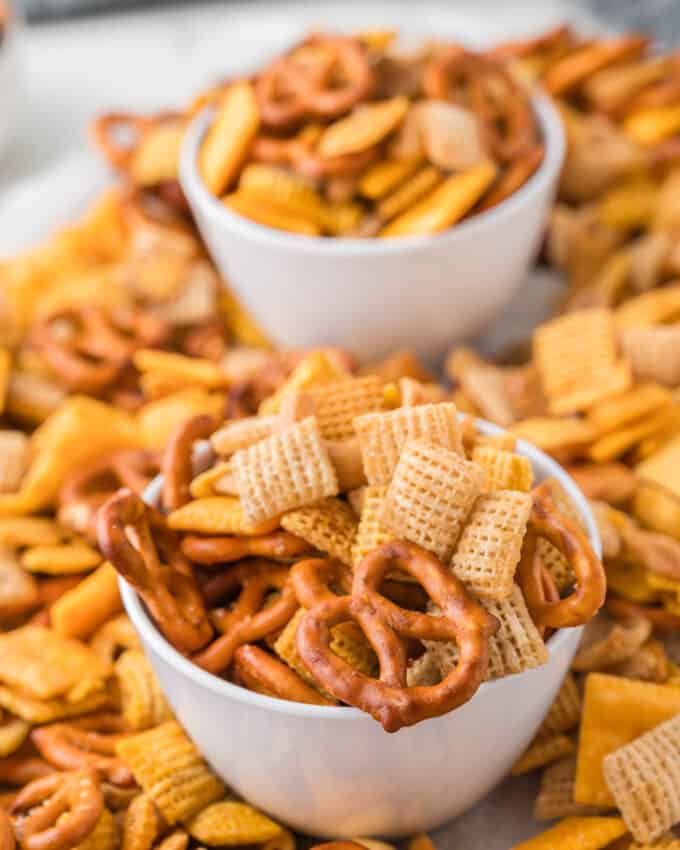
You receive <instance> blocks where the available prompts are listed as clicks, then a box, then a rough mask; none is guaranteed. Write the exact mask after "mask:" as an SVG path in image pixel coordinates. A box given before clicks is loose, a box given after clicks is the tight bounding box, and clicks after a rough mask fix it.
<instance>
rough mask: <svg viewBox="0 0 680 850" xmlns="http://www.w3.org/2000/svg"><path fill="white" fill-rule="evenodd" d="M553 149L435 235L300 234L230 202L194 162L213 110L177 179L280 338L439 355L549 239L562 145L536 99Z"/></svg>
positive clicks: (241, 293) (197, 127)
mask: <svg viewBox="0 0 680 850" xmlns="http://www.w3.org/2000/svg"><path fill="white" fill-rule="evenodd" d="M533 103H534V107H535V110H536V115H537V116H538V119H539V122H540V126H541V129H542V133H543V137H544V141H545V146H546V155H545V158H544V160H543V163H542V165H541V166H540V168H539V169H538V171H537V172H536V173H535V174H534V175H533V177H531V179H530V180H529V181H528V182H527V183H525V185H524V186H523V187H522V188H521V189H520V190H519V191H518V192H515V194H514V195H512V196H511V197H510V198H508V199H507V200H506V201H504V202H503V203H502V204H499V205H498V206H497V207H495V208H493V209H491V210H488V211H487V212H484V213H480V214H479V215H475V216H473V217H471V218H469V219H467V220H465V221H463V222H461V223H460V224H458V225H456V226H455V227H453V228H451V230H449V231H447V232H445V233H441V234H439V235H437V236H428V237H404V238H401V239H389V240H388V239H356V238H344V237H342V238H337V239H333V238H326V239H324V238H320V237H311V238H310V237H306V236H297V235H293V234H289V233H284V232H282V231H278V230H273V229H271V228H268V227H263V226H261V225H259V224H256V223H255V222H252V221H250V220H248V219H246V218H243V217H242V216H240V215H238V214H236V213H234V212H232V211H231V210H229V209H228V208H227V207H225V206H224V204H222V203H220V201H219V200H217V199H216V198H215V197H213V195H211V194H210V192H208V190H207V189H206V187H205V186H204V184H203V182H202V180H201V178H200V176H199V173H198V169H197V166H196V163H197V153H198V150H199V146H200V144H201V140H202V139H203V136H204V135H205V132H206V130H207V128H208V126H209V124H210V121H211V117H212V113H211V112H210V111H207V112H204V113H203V114H201V115H200V116H199V117H198V118H196V119H195V121H194V123H193V124H192V125H191V126H190V128H189V130H188V132H187V134H186V137H185V141H184V145H183V148H182V155H181V162H180V181H181V184H182V188H183V190H184V193H185V194H186V197H187V199H188V201H189V204H190V205H191V209H192V211H193V214H194V217H195V219H196V222H197V224H198V227H199V229H200V231H201V234H202V236H203V239H204V240H205V243H206V245H207V246H208V249H209V251H210V253H211V255H212V257H213V260H214V261H215V263H216V264H217V266H218V268H219V269H220V272H221V273H222V274H223V275H224V277H225V279H226V280H228V282H229V285H230V286H231V288H232V289H233V291H234V292H235V293H236V295H237V296H238V298H239V299H240V301H241V302H242V303H243V304H244V306H245V307H246V308H247V310H248V311H249V312H250V313H251V315H252V316H253V317H254V318H255V319H256V320H257V322H258V323H259V325H260V326H261V327H262V329H263V330H264V331H265V333H266V334H267V335H268V336H269V337H270V338H271V339H272V340H273V341H274V342H275V343H276V344H277V345H279V346H285V347H294V348H296V347H301V348H306V347H313V346H317V345H338V346H342V347H345V348H347V349H349V350H350V351H352V352H354V353H355V354H357V356H358V357H359V358H360V359H361V360H363V361H366V360H372V359H377V358H379V357H383V356H385V355H387V354H388V353H389V352H391V351H395V350H396V349H397V348H412V349H414V350H415V351H416V352H417V353H418V355H420V356H421V357H422V358H423V359H425V360H426V361H428V362H434V361H436V360H437V359H438V358H440V357H441V356H442V355H443V354H444V353H445V351H446V350H447V349H448V348H449V347H450V346H451V345H452V344H453V343H455V342H457V341H460V340H461V339H464V338H466V337H470V336H472V335H474V334H476V333H478V332H479V331H481V330H482V329H483V328H485V327H486V326H488V325H489V324H490V323H491V322H492V321H493V320H494V319H496V318H497V317H498V316H499V314H500V312H501V311H502V310H503V308H504V307H505V305H506V304H507V303H508V302H509V301H510V299H511V298H512V296H513V295H514V293H515V292H516V290H517V288H518V286H519V285H520V283H521V282H522V281H523V279H524V277H525V275H526V273H527V271H528V269H529V267H530V265H531V263H532V261H533V260H534V257H535V254H536V252H537V250H538V246H539V243H540V241H541V238H542V235H543V231H544V227H545V223H546V220H547V217H548V213H549V210H550V207H551V204H552V200H553V196H554V192H555V188H556V183H557V178H558V175H559V171H560V167H561V165H562V160H563V157H564V134H563V130H562V124H561V121H560V118H559V115H558V114H557V112H556V111H555V109H554V107H553V106H552V104H551V103H550V101H549V100H548V99H547V98H546V97H544V96H541V95H537V96H535V97H534V99H533Z"/></svg>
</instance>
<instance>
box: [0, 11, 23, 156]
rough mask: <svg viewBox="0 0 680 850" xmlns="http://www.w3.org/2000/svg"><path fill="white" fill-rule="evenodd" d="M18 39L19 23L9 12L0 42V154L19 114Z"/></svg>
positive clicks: (5, 147) (3, 150) (12, 131)
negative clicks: (5, 29) (7, 21)
mask: <svg viewBox="0 0 680 850" xmlns="http://www.w3.org/2000/svg"><path fill="white" fill-rule="evenodd" d="M18 41H19V25H18V22H17V19H16V17H15V16H14V14H13V13H11V12H10V18H9V23H8V25H7V31H6V32H5V35H4V38H3V39H2V42H1V43H0V155H1V154H3V153H4V152H5V150H6V149H7V147H8V146H9V143H10V142H11V140H12V136H13V134H14V132H15V129H16V123H17V120H18V116H19V104H20V102H21V78H20V77H21V74H20V66H19V44H18Z"/></svg>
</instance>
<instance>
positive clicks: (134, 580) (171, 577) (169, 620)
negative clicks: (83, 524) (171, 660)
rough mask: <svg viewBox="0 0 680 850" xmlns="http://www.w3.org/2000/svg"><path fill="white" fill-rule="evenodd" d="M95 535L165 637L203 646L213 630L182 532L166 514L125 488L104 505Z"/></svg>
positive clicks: (179, 644) (183, 647) (184, 645)
mask: <svg viewBox="0 0 680 850" xmlns="http://www.w3.org/2000/svg"><path fill="white" fill-rule="evenodd" d="M97 537H98V542H99V547H100V549H101V550H102V552H103V553H104V556H105V557H106V558H107V559H108V560H109V561H110V562H111V563H112V564H113V566H114V567H115V568H116V569H117V570H118V572H119V573H120V574H121V575H122V576H123V578H124V579H125V580H126V581H128V582H129V583H130V584H131V585H132V586H133V587H134V588H135V590H136V591H137V592H138V593H139V595H140V596H141V597H142V599H143V600H144V602H145V603H146V605H147V606H148V608H149V611H150V612H151V615H152V616H153V618H154V620H155V621H156V623H157V624H158V627H159V628H160V630H161V631H162V632H163V634H164V635H165V636H166V638H167V639H168V640H169V641H170V642H171V643H172V644H173V645H174V646H175V647H176V648H177V649H179V650H180V651H181V652H195V651H196V650H198V649H200V648H201V647H202V646H205V644H206V643H207V642H208V641H209V640H210V638H211V637H212V633H213V630H212V627H211V625H210V619H209V617H208V612H207V611H206V608H205V605H204V602H203V596H202V594H201V591H200V588H199V586H198V582H197V581H196V577H195V576H194V573H193V570H192V567H191V564H190V563H189V561H188V560H187V559H186V557H185V556H184V555H183V554H182V552H181V549H180V545H179V536H178V535H177V534H176V533H175V532H174V531H172V529H170V528H168V526H167V524H166V523H165V520H164V519H163V517H162V516H161V515H160V514H159V513H158V512H157V511H155V510H153V509H152V508H149V507H147V506H146V505H145V504H144V502H142V500H141V499H140V498H139V496H136V495H135V494H134V493H131V492H130V491H129V490H121V491H120V492H119V493H117V494H116V495H115V496H112V497H111V498H110V499H109V500H108V501H107V502H105V504H104V505H103V506H102V507H101V508H100V510H99V515H98V520H97ZM131 538H133V539H134V543H133V542H132V540H131Z"/></svg>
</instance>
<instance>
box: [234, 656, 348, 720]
mask: <svg viewBox="0 0 680 850" xmlns="http://www.w3.org/2000/svg"><path fill="white" fill-rule="evenodd" d="M232 676H233V679H234V681H235V682H236V683H237V684H239V685H243V686H244V687H246V688H249V689H250V690H251V691H256V692H257V693H258V694H265V695H266V696H270V697H276V698H277V699H287V700H290V701H291V702H304V703H308V704H309V705H334V704H335V703H333V702H331V700H328V699H326V697H323V696H321V694H320V693H319V692H318V691H316V690H314V688H312V687H311V686H310V685H308V684H307V683H306V682H305V681H304V680H303V679H301V678H300V676H298V674H297V673H296V672H295V671H294V670H291V668H290V667H288V665H287V664H284V663H283V662H282V661H279V660H278V658H274V656H273V655H270V653H268V652H265V650H264V649H260V647H259V646H255V645H253V644H251V643H247V644H244V645H243V646H239V647H238V649H237V650H236V651H235V652H234V660H233V663H232Z"/></svg>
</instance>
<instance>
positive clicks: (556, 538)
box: [517, 484, 607, 629]
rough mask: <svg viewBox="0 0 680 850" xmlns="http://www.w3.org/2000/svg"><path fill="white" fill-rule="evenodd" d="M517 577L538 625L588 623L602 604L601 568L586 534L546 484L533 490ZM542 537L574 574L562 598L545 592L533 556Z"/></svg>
mask: <svg viewBox="0 0 680 850" xmlns="http://www.w3.org/2000/svg"><path fill="white" fill-rule="evenodd" d="M533 497H534V503H533V507H532V510H531V516H530V518H529V532H528V534H527V536H526V538H525V545H524V549H523V552H522V558H521V560H520V563H519V566H518V568H517V580H518V582H519V584H520V586H521V588H522V591H523V593H524V597H525V599H526V603H527V608H528V609H529V613H530V614H531V617H532V619H533V620H534V622H535V623H536V625H537V626H538V627H539V628H542V627H548V628H552V629H562V628H569V627H571V626H580V625H583V624H584V623H587V622H588V620H590V619H591V618H592V617H593V616H594V615H595V614H596V613H597V611H598V610H599V609H600V608H601V607H602V605H603V604H604V599H605V593H606V589H607V582H606V577H605V572H604V568H603V567H602V564H601V562H600V560H599V558H598V557H597V555H596V554H595V552H594V551H593V549H592V547H591V545H590V543H589V541H588V538H587V537H586V535H585V534H584V533H583V531H581V529H580V528H579V527H578V526H577V525H576V523H574V522H572V520H570V519H569V518H568V517H566V516H564V515H563V514H561V513H559V511H558V510H557V508H556V506H555V503H554V502H553V499H552V496H551V494H550V490H549V487H548V486H547V485H546V484H542V485H540V486H539V487H537V488H536V489H535V490H534V493H533ZM539 537H544V538H545V539H546V540H548V541H549V542H550V543H552V544H553V546H554V547H555V548H556V549H558V550H559V551H560V552H561V553H562V554H563V555H564V557H565V558H566V560H567V561H568V563H569V565H570V567H571V568H572V569H573V571H574V574H575V576H576V586H575V588H574V590H573V591H572V593H571V594H570V595H569V596H567V597H566V598H565V599H550V598H548V595H547V594H546V589H545V575H544V570H543V564H542V561H541V559H540V558H539V557H537V556H536V543H537V538H539Z"/></svg>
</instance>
